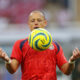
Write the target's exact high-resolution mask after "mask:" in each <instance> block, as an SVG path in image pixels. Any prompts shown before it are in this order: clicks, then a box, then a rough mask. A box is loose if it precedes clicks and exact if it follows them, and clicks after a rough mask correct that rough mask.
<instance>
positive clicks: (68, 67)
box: [62, 62, 75, 75]
mask: <svg viewBox="0 0 80 80" xmlns="http://www.w3.org/2000/svg"><path fill="white" fill-rule="evenodd" d="M74 68H75V63H69V62H68V63H66V64H64V65H63V66H62V72H63V73H64V74H66V75H69V74H71V73H72V71H73V69H74Z"/></svg>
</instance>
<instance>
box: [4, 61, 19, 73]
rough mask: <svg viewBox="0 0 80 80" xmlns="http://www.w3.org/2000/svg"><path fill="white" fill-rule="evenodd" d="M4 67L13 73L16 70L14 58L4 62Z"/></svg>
mask: <svg viewBox="0 0 80 80" xmlns="http://www.w3.org/2000/svg"><path fill="white" fill-rule="evenodd" d="M5 66H6V69H7V70H8V72H9V73H11V74H13V73H14V72H16V70H17V68H18V66H17V65H16V64H15V60H11V62H10V63H7V62H5Z"/></svg>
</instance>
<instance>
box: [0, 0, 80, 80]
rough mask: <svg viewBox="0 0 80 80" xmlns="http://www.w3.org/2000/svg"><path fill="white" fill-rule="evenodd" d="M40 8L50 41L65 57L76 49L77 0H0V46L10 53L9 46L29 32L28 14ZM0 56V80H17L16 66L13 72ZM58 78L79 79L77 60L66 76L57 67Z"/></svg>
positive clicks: (79, 31) (79, 32) (79, 41)
mask: <svg viewBox="0 0 80 80" xmlns="http://www.w3.org/2000/svg"><path fill="white" fill-rule="evenodd" d="M33 10H41V11H42V12H43V13H44V14H45V16H46V19H47V20H48V25H47V27H46V29H47V30H48V31H49V32H51V34H52V37H53V40H55V41H57V42H58V43H59V44H61V46H62V48H63V51H64V55H65V56H66V58H67V60H68V59H69V58H70V56H71V55H72V50H73V49H74V48H75V47H78V48H79V49H80V0H0V47H1V48H3V49H4V51H6V52H7V54H8V55H9V56H10V55H11V51H12V46H13V44H14V42H15V41H16V40H18V39H22V38H25V37H27V36H28V35H29V33H30V30H29V28H28V25H27V19H28V15H29V13H30V12H31V11H33ZM4 63H5V62H4V61H3V60H2V59H0V80H20V78H21V71H20V68H19V69H18V70H17V72H16V73H15V74H13V75H11V74H9V73H8V71H7V70H6V68H5V64H4ZM57 79H58V80H80V59H78V60H76V67H75V69H74V71H73V72H72V74H71V75H70V76H66V75H64V74H63V73H62V72H61V71H60V70H59V69H58V68H57Z"/></svg>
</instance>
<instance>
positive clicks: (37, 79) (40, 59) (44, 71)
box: [0, 11, 80, 80]
mask: <svg viewBox="0 0 80 80" xmlns="http://www.w3.org/2000/svg"><path fill="white" fill-rule="evenodd" d="M28 25H29V28H30V30H31V31H32V30H33V29H36V28H44V27H45V26H46V25H47V21H46V19H45V16H44V14H43V13H42V12H40V11H33V12H31V13H30V15H29V18H28ZM52 46H53V49H51V50H50V49H47V50H44V51H36V50H34V49H32V48H31V47H30V46H29V44H28V38H26V39H22V40H18V41H16V42H15V44H14V46H13V50H12V54H11V58H9V57H8V56H7V54H6V53H5V52H4V51H3V50H2V49H0V58H2V59H4V60H5V61H6V63H5V64H6V68H7V70H8V71H9V72H10V73H11V74H13V73H14V72H16V70H17V69H18V67H19V65H20V64H21V71H22V77H21V80H57V78H56V65H58V67H59V69H60V70H61V71H62V72H63V73H64V74H66V75H69V74H70V73H71V72H72V70H73V69H74V61H75V60H76V59H77V58H79V57H80V51H79V49H78V48H76V49H74V51H73V54H72V56H71V57H70V59H69V61H67V60H66V58H65V56H64V53H63V50H62V48H61V46H60V45H58V44H57V43H56V42H53V43H52Z"/></svg>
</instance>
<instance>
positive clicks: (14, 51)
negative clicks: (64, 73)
mask: <svg viewBox="0 0 80 80" xmlns="http://www.w3.org/2000/svg"><path fill="white" fill-rule="evenodd" d="M11 59H16V60H18V61H19V63H20V64H21V61H22V52H21V50H20V41H16V42H15V44H14V46H13V49H12V53H11Z"/></svg>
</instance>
